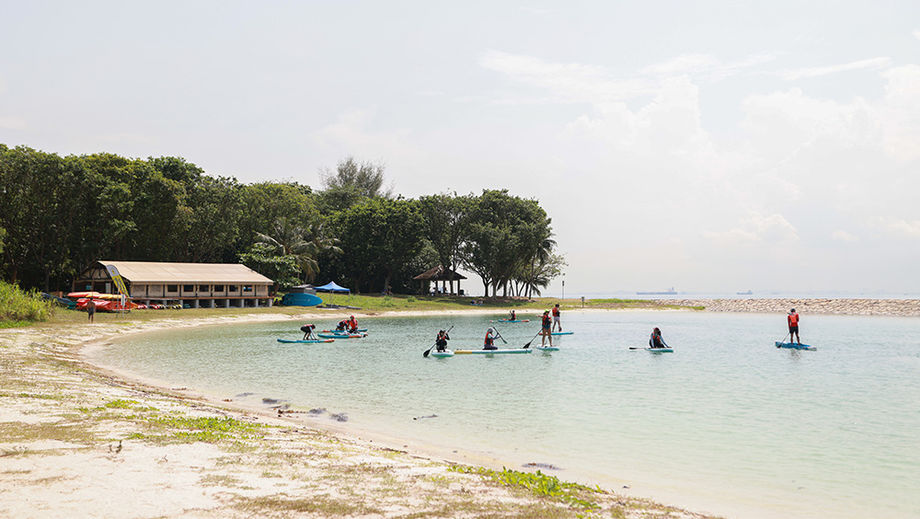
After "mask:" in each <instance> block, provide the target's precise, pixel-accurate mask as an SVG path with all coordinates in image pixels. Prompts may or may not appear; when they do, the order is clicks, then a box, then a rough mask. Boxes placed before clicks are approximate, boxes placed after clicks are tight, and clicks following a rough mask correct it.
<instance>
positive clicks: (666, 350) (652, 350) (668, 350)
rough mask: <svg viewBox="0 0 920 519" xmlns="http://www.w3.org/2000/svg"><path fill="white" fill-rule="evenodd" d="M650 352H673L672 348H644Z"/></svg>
mask: <svg viewBox="0 0 920 519" xmlns="http://www.w3.org/2000/svg"><path fill="white" fill-rule="evenodd" d="M645 349H646V350H648V351H650V352H652V353H674V348H645Z"/></svg>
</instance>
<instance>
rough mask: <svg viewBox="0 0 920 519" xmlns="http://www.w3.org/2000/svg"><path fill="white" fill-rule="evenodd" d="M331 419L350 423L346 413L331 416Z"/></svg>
mask: <svg viewBox="0 0 920 519" xmlns="http://www.w3.org/2000/svg"><path fill="white" fill-rule="evenodd" d="M329 418H332V419H333V420H335V421H336V422H347V421H348V415H347V414H345V413H334V414H330V415H329Z"/></svg>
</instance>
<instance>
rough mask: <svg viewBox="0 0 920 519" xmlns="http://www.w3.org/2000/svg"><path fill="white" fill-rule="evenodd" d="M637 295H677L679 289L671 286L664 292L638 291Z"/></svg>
mask: <svg viewBox="0 0 920 519" xmlns="http://www.w3.org/2000/svg"><path fill="white" fill-rule="evenodd" d="M636 295H637V296H676V295H677V290H674V287H671V288H669V289H668V290H666V291H664V292H636Z"/></svg>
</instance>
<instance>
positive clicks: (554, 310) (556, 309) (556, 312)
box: [553, 306, 559, 317]
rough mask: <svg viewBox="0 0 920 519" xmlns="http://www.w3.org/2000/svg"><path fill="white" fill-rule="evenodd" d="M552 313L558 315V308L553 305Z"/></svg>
mask: <svg viewBox="0 0 920 519" xmlns="http://www.w3.org/2000/svg"><path fill="white" fill-rule="evenodd" d="M553 315H554V316H556V317H559V309H558V308H556V307H555V306H554V307H553Z"/></svg>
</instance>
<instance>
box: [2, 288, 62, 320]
mask: <svg viewBox="0 0 920 519" xmlns="http://www.w3.org/2000/svg"><path fill="white" fill-rule="evenodd" d="M53 313H54V307H53V304H52V302H51V301H45V300H43V299H42V297H41V294H40V293H39V292H38V291H36V290H30V291H28V292H25V291H23V290H22V289H21V288H19V286H17V285H13V284H10V283H6V282H4V281H0V321H46V320H48V319H49V318H51V315H52V314H53Z"/></svg>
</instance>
